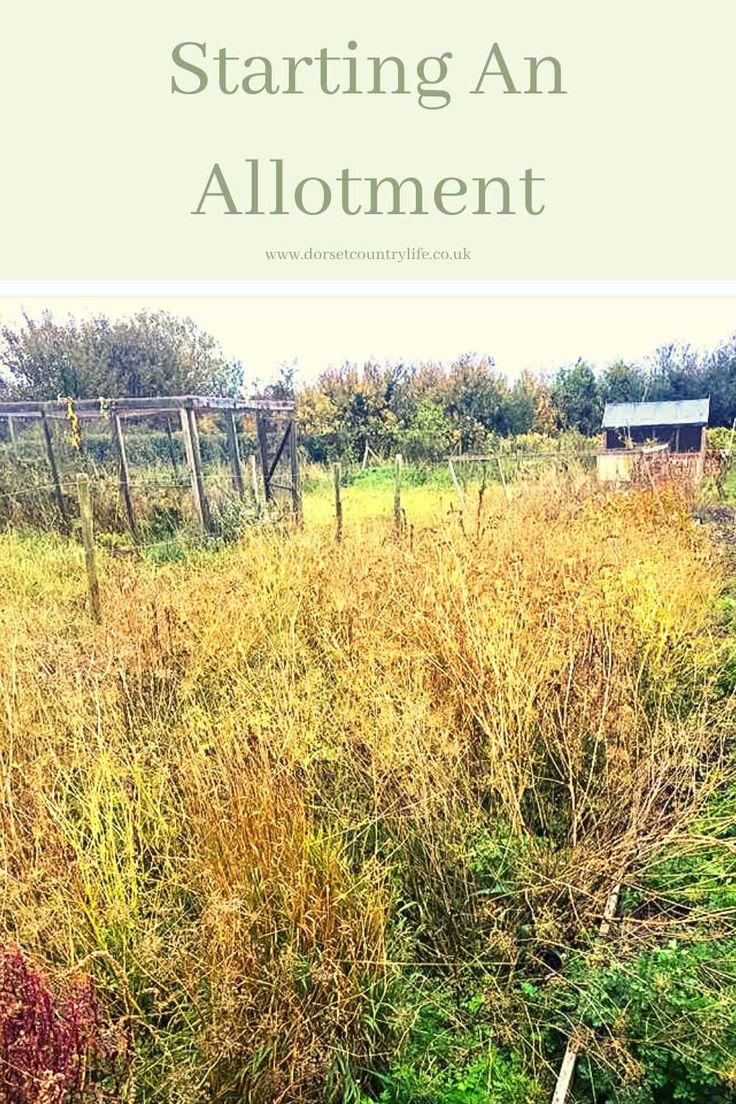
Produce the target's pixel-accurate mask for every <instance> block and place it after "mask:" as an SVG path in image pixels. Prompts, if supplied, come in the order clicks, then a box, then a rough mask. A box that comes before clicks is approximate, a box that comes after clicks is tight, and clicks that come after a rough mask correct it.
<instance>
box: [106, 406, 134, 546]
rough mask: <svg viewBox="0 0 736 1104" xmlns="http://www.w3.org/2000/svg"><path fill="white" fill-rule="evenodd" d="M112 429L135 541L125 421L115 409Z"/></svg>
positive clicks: (130, 525) (119, 472) (122, 491)
mask: <svg viewBox="0 0 736 1104" xmlns="http://www.w3.org/2000/svg"><path fill="white" fill-rule="evenodd" d="M110 429H111V430H112V439H113V444H114V446H115V451H116V453H117V457H118V474H119V481H120V493H121V495H122V496H123V502H124V503H125V512H126V514H127V515H128V527H129V528H130V533H131V536H132V537H133V540H134V541H137V540H138V528H137V526H136V523H135V511H134V510H133V499H132V498H131V497H130V470H129V468H128V457H127V454H126V452H125V438H124V436H123V422H122V419H121V417H120V415H119V414H117V413H116V412H115V410H111V411H110Z"/></svg>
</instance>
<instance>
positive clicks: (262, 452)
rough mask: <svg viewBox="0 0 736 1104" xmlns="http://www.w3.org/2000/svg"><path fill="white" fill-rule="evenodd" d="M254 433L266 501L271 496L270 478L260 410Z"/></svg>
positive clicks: (262, 417) (266, 433)
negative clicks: (256, 438)
mask: <svg viewBox="0 0 736 1104" xmlns="http://www.w3.org/2000/svg"><path fill="white" fill-rule="evenodd" d="M256 433H257V435H258V455H259V456H260V459H261V472H262V474H263V494H264V496H265V499H266V502H267V503H268V502H270V501H271V499H272V498H273V492H272V490H271V480H270V478H269V474H268V431H267V429H266V421H265V418H264V416H263V414H261V412H260V410H259V411H258V413H257V414H256Z"/></svg>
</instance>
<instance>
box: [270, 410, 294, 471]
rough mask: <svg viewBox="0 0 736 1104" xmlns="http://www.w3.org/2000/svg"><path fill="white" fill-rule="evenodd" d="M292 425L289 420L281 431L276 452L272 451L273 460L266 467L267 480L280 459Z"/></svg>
mask: <svg viewBox="0 0 736 1104" xmlns="http://www.w3.org/2000/svg"><path fill="white" fill-rule="evenodd" d="M292 425H293V422H289V424H288V425H287V427H286V429H285V430H284V433H283V436H282V438H281V440H280V441H279V444H278V448H277V449H276V452H275V453H274V457H273V460H272V461H271V464H270V467H269V469H268V479H269V482H270V481H271V479H272V478H273V473H274V472H275V471H276V465H277V464H278V462H279V460H280V459H281V456H282V454H283V451H284V449H285V448H286V442H287V441H288V440H289V436H290V434H291V427H292Z"/></svg>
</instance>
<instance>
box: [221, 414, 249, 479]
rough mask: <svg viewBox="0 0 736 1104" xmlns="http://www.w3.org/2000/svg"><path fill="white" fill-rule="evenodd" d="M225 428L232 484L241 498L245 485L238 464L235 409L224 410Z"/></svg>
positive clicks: (238, 453) (241, 470) (238, 448)
mask: <svg viewBox="0 0 736 1104" xmlns="http://www.w3.org/2000/svg"><path fill="white" fill-rule="evenodd" d="M225 428H226V430H227V452H228V459H229V461H230V471H231V472H232V477H233V486H234V487H235V490H236V491H237V492H238V494H239V495H240V497H241V498H245V486H244V484H243V469H242V468H241V466H240V445H239V444H238V423H237V422H236V421H235V411H234V410H227V411H226V412H225Z"/></svg>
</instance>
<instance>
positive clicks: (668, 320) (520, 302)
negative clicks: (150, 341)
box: [0, 296, 736, 390]
mask: <svg viewBox="0 0 736 1104" xmlns="http://www.w3.org/2000/svg"><path fill="white" fill-rule="evenodd" d="M143 307H146V308H148V309H166V310H169V311H172V312H174V313H177V314H185V315H189V316H191V317H192V318H193V319H194V320H195V321H196V322H197V323H198V325H199V326H200V327H202V328H203V329H205V330H207V331H209V332H210V333H211V334H213V336H214V337H216V338H217V339H218V341H219V342H220V344H221V346H222V348H223V351H224V353H225V355H226V356H228V357H233V358H238V359H239V360H241V361H242V363H243V365H244V368H245V378H246V390H247V389H248V385H249V383H251V382H252V381H253V380H258V381H260V382H263V381H266V380H268V379H271V378H272V377H273V376H275V375H276V373H277V372H278V369H279V367H280V365H282V364H284V363H286V364H292V363H295V364H296V366H297V368H298V376H299V378H300V379H303V380H310V379H314V377H315V376H316V375H317V374H318V373H319V372H320V371H321V370H322V369H324V368H327V367H329V366H330V365H337V364H342V363H343V362H345V361H351V362H357V363H360V364H362V363H363V362H365V361H366V360H369V359H375V360H377V361H380V362H385V361H391V362H396V361H398V360H403V361H405V362H416V361H422V360H433V361H442V362H444V363H449V362H450V361H452V360H453V359H454V358H455V357H457V356H458V355H459V354H461V353H468V352H470V353H479V354H489V355H491V356H493V357H494V359H495V361H496V365H497V367H498V368H499V370H500V371H502V372H504V373H505V374H506V375H507V376H508V377H509V378H511V379H513V378H514V377H516V376H518V374H519V373H520V372H521V371H522V370H523V369H524V368H531V369H534V370H536V371H540V370H546V369H554V368H556V367H558V366H559V365H561V364H569V363H573V362H574V361H575V360H577V358H578V357H584V358H585V359H587V360H589V361H590V362H592V363H593V364H595V365H597V366H599V367H603V366H604V365H605V364H607V363H610V362H611V361H612V360H615V359H618V358H619V357H620V358H623V359H626V360H639V361H640V360H642V359H643V358H645V357H646V356H647V355H648V354H650V353H652V352H653V351H654V350H655V349H656V348H657V346H659V345H664V344H668V343H670V342H689V343H690V344H691V345H694V346H696V347H699V348H702V347H707V346H712V345H714V344H716V343H717V342H718V341H720V340H722V339H724V338H726V337H728V336H730V335H731V334H733V333H736V298H727V297H713V298H707V297H693V298H689V297H671V298H653V297H643V298H624V297H610V298H594V297H585V298H575V297H567V298H564V297H562V298H551V297H540V298H513V297H511V298H499V297H493V298H488V297H486V298H480V297H472V298H471V297H468V298H460V297H445V298H413V297H412V298H409V297H403V296H402V297H394V298H383V297H361V298H352V297H349V296H341V297H339V298H331V297H291V298H284V297H256V298H254V297H249V298H242V297H241V298H237V297H227V298H226V297H223V298H215V297H212V298H210V297H199V298H184V297H179V298H169V297H157V298H151V297H146V298H143V297H128V296H126V297H118V298H114V299H111V298H103V297H99V298H96V297H86V298H81V297H80V298H63V299H62V298H57V297H51V298H46V299H38V298H34V297H32V296H26V297H24V298H22V299H21V298H11V297H6V298H2V299H0V322H1V323H3V324H6V323H9V324H11V325H15V324H18V323H19V322H20V320H21V312H22V311H23V310H24V309H25V310H26V311H27V312H28V313H29V314H30V315H32V316H38V315H40V314H41V312H42V311H43V310H44V309H45V308H50V309H51V310H52V311H53V313H54V315H55V317H56V318H57V319H64V318H66V317H67V316H68V315H69V314H72V315H75V316H76V317H78V318H83V317H86V316H89V315H92V314H95V313H103V314H106V315H108V316H110V317H119V316H124V315H129V314H132V313H134V312H135V311H138V310H140V309H141V308H143Z"/></svg>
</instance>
